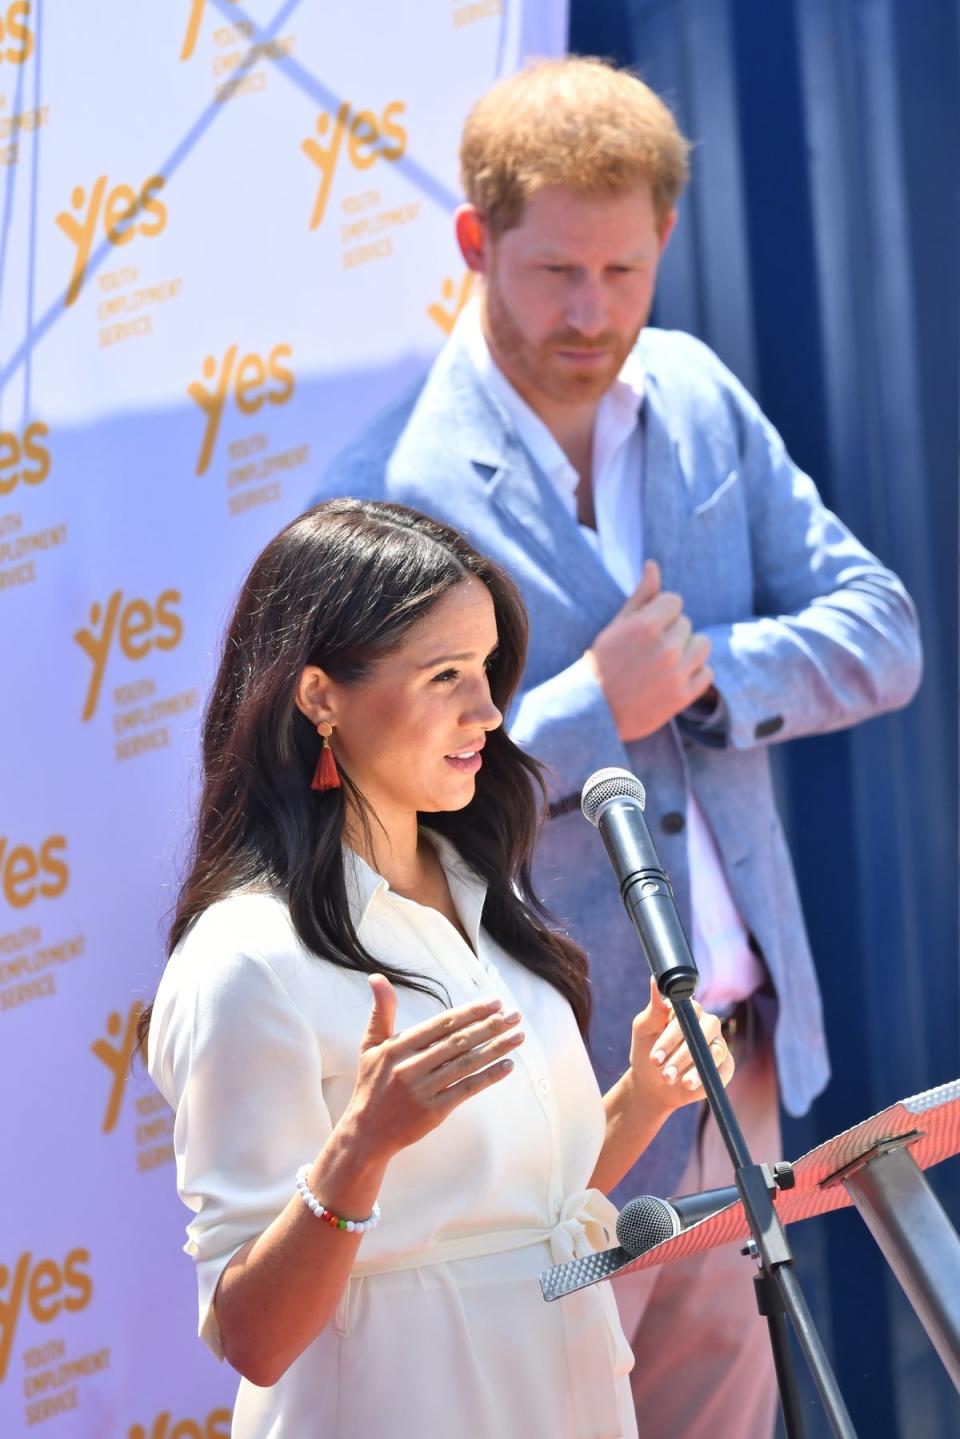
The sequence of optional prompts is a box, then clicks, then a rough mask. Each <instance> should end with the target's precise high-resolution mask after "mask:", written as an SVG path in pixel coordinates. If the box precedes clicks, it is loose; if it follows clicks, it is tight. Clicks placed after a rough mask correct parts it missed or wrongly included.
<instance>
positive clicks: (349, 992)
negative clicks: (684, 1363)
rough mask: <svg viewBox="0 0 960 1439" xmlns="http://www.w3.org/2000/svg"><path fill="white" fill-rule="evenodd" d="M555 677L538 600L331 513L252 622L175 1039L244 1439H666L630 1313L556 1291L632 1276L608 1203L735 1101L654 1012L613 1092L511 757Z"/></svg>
mask: <svg viewBox="0 0 960 1439" xmlns="http://www.w3.org/2000/svg"><path fill="white" fill-rule="evenodd" d="M525 642H526V619H525V616H524V612H523V606H522V602H521V600H520V597H519V595H518V593H517V591H516V590H515V588H514V586H513V585H512V584H511V582H510V581H509V580H508V579H507V578H506V577H505V575H503V573H502V572H501V571H500V570H498V569H497V568H496V567H495V566H494V565H493V564H491V563H490V562H488V561H486V560H484V559H483V558H482V557H480V556H479V555H477V554H476V553H475V552H474V551H473V550H472V549H471V548H470V547H469V546H468V545H467V544H466V542H465V541H464V540H463V539H462V538H461V537H460V536H459V535H457V534H456V533H455V532H453V531H452V530H449V529H447V528H446V527H445V526H443V525H440V524H438V523H436V522H434V521H432V520H428V519H426V518H425V517H423V516H421V515H418V514H416V513H414V512H413V511H411V510H405V509H403V508H401V507H398V506H392V505H385V504H375V503H361V502H359V501H353V500H338V501H332V502H330V503H328V504H325V505H320V506H318V507H317V508H316V509H315V510H313V511H311V512H310V513H309V514H307V515H305V516H303V517H301V518H300V519H298V520H296V521H295V522H294V523H293V524H291V525H289V526H288V527H287V528H286V529H285V530H284V531H283V532H282V533H281V534H280V535H279V536H278V537H277V538H276V539H275V540H274V541H272V542H271V544H270V545H268V546H267V548H266V549H265V551H264V552H263V554H262V555H261V556H260V558H259V559H258V560H257V561H256V563H255V565H254V567H253V570H252V571H251V574H250V576H249V578H248V580H247V582H246V584H245V586H244V588H243V591H242V593H241V596H240V600H239V603H238V605H237V609H236V612H235V614H234V617H233V619H232V622H231V624H230V628H229V631H228V634H227V638H226V643H225V649H224V656H223V660H222V663H221V666H220V670H219V674H218V676H217V680H216V683H215V686H214V690H213V694H212V697H211V700H210V703H209V707H208V711H207V715H206V718H205V723H204V738H203V762H204V787H203V795H202V799H201V803H200V811H199V818H198V824H197V834H196V842H195V849H194V855H193V861H192V866H191V869H190V873H189V875H188V877H187V880H186V882H185V884H184V887H183V890H182V892H181V895H180V900H179V904H178V907H177V912H176V916H175V919H174V923H173V926H172V931H171V946H172V953H171V956H170V959H169V962H168V964H167V967H166V970H165V972H164V975H163V978H162V981H161V984H160V987H159V991H158V994H157V997H156V1001H155V1003H154V1005H153V1007H152V1013H150V1012H148V1013H147V1015H146V1016H145V1018H144V1022H143V1027H142V1032H141V1040H142V1041H143V1042H147V1052H148V1064H149V1069H150V1073H151V1075H152V1076H153V1079H154V1081H155V1082H156V1084H157V1085H158V1087H159V1088H160V1089H161V1090H162V1092H163V1093H164V1095H165V1096H166V1097H167V1099H168V1101H169V1102H170V1104H171V1105H172V1106H173V1108H174V1109H175V1111H176V1123H175V1132H174V1143H175V1148H176V1155H177V1180H178V1187H179V1191H180V1194H181V1197H182V1198H183V1200H184V1203H185V1204H186V1205H187V1206H188V1208H189V1209H191V1210H192V1211H193V1214H192V1218H191V1220H190V1223H189V1224H188V1226H187V1234H188V1241H187V1245H186V1249H187V1252H188V1253H189V1254H191V1255H192V1256H193V1258H194V1259H195V1261H196V1265H197V1273H198V1279H199V1289H200V1334H201V1336H202V1337H203V1338H204V1339H205V1340H206V1342H207V1343H208V1344H209V1346H210V1347H211V1349H212V1350H213V1351H214V1353H215V1354H217V1355H218V1356H223V1357H226V1358H227V1359H228V1360H229V1362H230V1363H231V1364H232V1365H233V1366H234V1367H235V1368H236V1369H237V1370H238V1371H239V1372H240V1374H241V1375H242V1376H243V1378H242V1381H241V1384H240V1389H239V1393H238V1396H237V1404H236V1409H235V1413H234V1426H233V1434H234V1436H236V1439H313V1436H317V1439H614V1436H621V1435H622V1436H630V1435H634V1434H635V1433H636V1427H635V1421H634V1416H633V1410H632V1405H631V1402H630V1392H629V1381H628V1380H627V1378H626V1375H627V1372H628V1370H629V1367H630V1365H631V1363H632V1357H631V1355H630V1351H629V1349H628V1347H627V1345H626V1343H625V1341H624V1339H623V1335H622V1333H621V1331H620V1327H619V1323H618V1321H617V1315H616V1307H615V1304H614V1301H613V1299H612V1296H611V1294H610V1291H609V1286H608V1285H606V1284H602V1285H597V1286H595V1287H593V1288H590V1289H586V1290H584V1291H582V1292H580V1293H579V1294H575V1295H571V1296H569V1297H568V1298H566V1299H563V1300H561V1301H559V1302H558V1303H555V1304H550V1305H547V1304H545V1303H544V1302H543V1300H542V1298H541V1295H540V1289H539V1285H538V1282H537V1276H538V1274H539V1272H540V1270H541V1269H543V1268H545V1267H546V1266H547V1265H549V1264H551V1263H555V1262H559V1261H562V1260H564V1259H567V1258H570V1257H572V1256H573V1255H575V1254H582V1253H586V1252H588V1251H589V1250H590V1249H591V1248H603V1247H606V1246H607V1245H608V1244H609V1243H611V1242H615V1241H613V1235H612V1231H613V1225H614V1222H615V1217H616V1212H615V1210H614V1209H613V1207H612V1206H611V1205H610V1203H609V1201H608V1200H606V1199H605V1198H604V1197H603V1192H604V1191H606V1190H608V1189H610V1188H611V1187H612V1186H613V1185H614V1184H615V1183H616V1182H617V1181H618V1180H619V1179H620V1178H621V1177H622V1175H623V1174H624V1173H625V1172H626V1170H627V1169H628V1168H629V1167H630V1166H631V1165H632V1164H633V1162H634V1161H635V1159H636V1157H637V1155H638V1154H639V1152H640V1151H641V1150H642V1149H643V1148H644V1147H645V1146H646V1144H647V1143H648V1142H649V1141H650V1139H651V1138H652V1137H653V1135H654V1134H655V1133H656V1131H657V1129H658V1128H659V1127H660V1125H661V1124H662V1122H663V1120H664V1119H665V1117H666V1116H667V1114H668V1113H669V1112H670V1111H671V1110H672V1109H674V1108H676V1107H677V1106H678V1105H679V1104H682V1103H687V1102H689V1101H691V1100H695V1099H698V1098H702V1094H703V1091H702V1089H701V1088H700V1087H699V1084H698V1082H697V1078H696V1075H695V1073H694V1072H693V1071H692V1069H691V1067H690V1061H689V1056H688V1055H687V1052H686V1049H685V1048H684V1047H683V1045H682V1041H681V1036H680V1034H679V1031H678V1029H677V1027H676V1024H675V1022H673V1021H672V1019H671V1013H672V1012H671V1011H670V1010H669V1009H668V1007H666V1006H665V1005H663V1004H662V1002H661V1001H660V1000H659V998H658V997H657V996H656V993H655V991H654V990H653V988H652V987H651V1002H650V1005H649V1006H648V1008H647V1009H646V1010H645V1011H644V1012H643V1013H642V1014H641V1015H639V1016H638V1017H637V1019H636V1021H635V1023H634V1031H633V1047H632V1052H631V1059H630V1067H629V1069H628V1070H627V1072H626V1074H625V1075H624V1076H623V1078H622V1080H621V1081H620V1082H619V1083H618V1084H617V1085H616V1086H615V1087H614V1088H613V1089H612V1090H611V1091H610V1092H609V1093H608V1094H606V1095H604V1096H601V1094H600V1092H599V1090H598V1088H597V1084H596V1081H595V1079H594V1076H593V1072H592V1070H591V1067H590V1063H589V1060H588V1057H587V1052H586V1049H585V1047H584V1042H583V1038H582V1035H583V1034H584V1033H585V1031H586V1027H587V1020H588V1014H589V986H588V980H587V969H586V961H585V959H584V956H583V955H582V954H581V952H580V951H579V950H578V949H577V948H576V947H575V946H574V945H573V944H572V943H571V941H570V940H569V939H567V938H566V937H564V936H563V935H561V934H559V933H557V932H556V931H555V930H553V929H551V928H550V926H549V923H548V920H547V916H546V914H545V911H544V910H543V909H542V908H541V906H540V905H539V904H538V902H537V900H536V899H535V898H534V896H533V894H532V892H531V888H530V859H531V854H532V850H533V845H534V841H535V837H536V825H537V815H538V810H539V808H540V807H542V786H541V785H540V782H539V772H538V769H537V766H536V764H535V762H534V761H533V760H531V759H530V758H529V757H528V756H526V755H524V754H523V753H522V752H521V751H520V750H519V749H518V748H517V747H516V746H515V745H514V744H513V743H512V742H511V740H510V739H509V737H508V736H507V733H506V731H505V730H504V729H503V728H502V724H501V721H502V715H503V712H504V710H505V709H506V708H507V706H508V705H509V703H510V700H511V697H512V696H513V694H514V692H515V690H516V687H517V685H518V682H519V680H520V676H521V673H522V670H523V662H524V651H525ZM538 800H539V802H540V803H539V805H538ZM625 922H626V921H625ZM640 962H641V961H640V959H639V957H638V963H640ZM701 1024H702V1026H703V1028H704V1031H705V1032H706V1033H707V1035H708V1037H709V1038H710V1040H711V1042H712V1050H713V1053H714V1057H715V1059H716V1062H717V1064H718V1067H719V1069H720V1073H721V1075H722V1077H723V1079H724V1080H725V1081H727V1080H729V1078H730V1075H731V1073H732V1070H733V1061H732V1059H731V1058H730V1055H729V1053H728V1052H727V1050H726V1047H725V1045H724V1043H723V1040H722V1038H721V1037H720V1034H719V1024H718V1022H717V1021H716V1020H715V1019H714V1018H713V1017H712V1016H707V1015H702V1016H701ZM148 1028H149V1039H148V1040H147V1035H148ZM377 1206H379V1208H382V1219H380V1222H379V1223H377V1219H378V1207H377Z"/></svg>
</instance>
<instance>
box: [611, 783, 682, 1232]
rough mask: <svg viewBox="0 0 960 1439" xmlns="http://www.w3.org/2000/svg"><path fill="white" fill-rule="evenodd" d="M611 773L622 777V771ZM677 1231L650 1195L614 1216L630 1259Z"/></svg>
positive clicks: (666, 1208)
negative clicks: (630, 1256)
mask: <svg viewBox="0 0 960 1439" xmlns="http://www.w3.org/2000/svg"><path fill="white" fill-rule="evenodd" d="M614 772H615V773H616V774H623V773H624V771H623V770H616V771H614ZM680 1229H681V1224H680V1216H679V1214H678V1213H677V1211H676V1210H675V1209H674V1207H673V1205H672V1204H667V1202H666V1200H664V1199H655V1198H654V1196H653V1195H652V1194H640V1195H638V1197H637V1198H636V1199H631V1200H628V1202H627V1203H626V1204H625V1205H624V1206H623V1208H622V1209H621V1211H620V1213H619V1215H618V1216H617V1238H618V1239H619V1241H620V1247H621V1248H622V1249H625V1250H626V1251H627V1253H628V1254H630V1255H632V1257H633V1258H634V1259H636V1258H638V1257H639V1256H640V1255H641V1254H646V1252H647V1250H648V1249H652V1248H653V1246H654V1245H655V1244H662V1243H663V1241H664V1240H665V1239H673V1237H674V1235H676V1234H679V1233H680Z"/></svg>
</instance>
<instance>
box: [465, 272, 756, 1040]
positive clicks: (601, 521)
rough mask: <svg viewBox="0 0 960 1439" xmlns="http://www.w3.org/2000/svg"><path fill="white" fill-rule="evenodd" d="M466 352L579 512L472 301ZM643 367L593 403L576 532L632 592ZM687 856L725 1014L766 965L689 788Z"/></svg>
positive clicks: (711, 978)
mask: <svg viewBox="0 0 960 1439" xmlns="http://www.w3.org/2000/svg"><path fill="white" fill-rule="evenodd" d="M458 330H460V332H461V333H462V335H463V338H464V339H465V342H466V344H467V347H468V353H469V355H470V358H471V360H472V362H473V364H474V366H475V367H476V369H477V371H478V373H479V375H480V378H481V380H482V381H483V383H484V385H485V386H486V388H487V391H488V393H489V394H490V395H491V397H492V398H493V399H494V401H495V402H496V403H497V405H498V406H499V407H500V409H501V411H502V412H503V413H504V414H505V415H506V417H507V419H508V422H509V423H510V425H511V426H512V428H513V429H514V430H515V432H516V435H517V438H518V439H519V440H520V443H521V444H522V445H523V446H524V448H525V449H526V450H527V452H528V454H529V455H530V457H531V458H532V460H533V462H534V464H535V465H536V466H537V467H538V469H540V470H542V471H543V473H544V474H545V475H546V476H547V478H548V479H549V480H550V482H551V484H552V485H553V486H554V488H555V489H556V491H557V494H558V495H559V497H560V499H561V500H562V501H563V504H564V505H565V507H566V509H567V511H568V513H569V514H570V515H571V516H572V517H573V518H574V519H576V517H577V498H576V492H577V486H578V485H579V483H580V476H579V475H578V473H577V471H576V470H575V469H574V467H573V465H572V464H571V463H570V461H569V459H568V458H567V456H566V455H565V454H564V452H563V450H562V449H561V448H560V445H559V444H558V443H557V440H556V439H555V438H554V436H553V434H552V433H551V431H550V430H549V429H548V428H547V426H546V425H545V424H544V422H543V421H542V420H541V419H540V417H539V415H537V414H535V412H534V411H533V410H532V409H531V408H530V406H529V405H528V404H527V402H526V400H524V399H523V397H522V396H521V395H520V394H519V393H518V392H517V390H515V389H514V387H513V385H511V383H510V381H509V380H508V379H507V378H506V376H505V375H504V373H503V371H502V370H501V369H500V368H499V366H498V365H497V363H496V361H495V360H494V358H493V356H492V355H491V353H490V348H489V346H488V345H487V342H486V338H485V336H484V333H483V328H482V325H481V307H480V301H479V298H475V299H474V300H472V301H471V302H470V303H469V304H468V305H467V306H466V307H465V308H464V310H463V312H462V313H461V315H460V319H459V320H458ZM644 381H645V377H644V374H643V368H642V366H641V364H640V360H639V356H638V355H637V354H636V352H633V353H632V354H630V355H628V357H627V359H626V361H625V362H624V365H623V368H622V369H621V371H620V374H619V376H618V377H617V379H616V380H615V381H614V383H613V385H612V386H611V387H610V389H609V390H607V392H606V394H605V395H604V396H603V398H602V399H601V401H600V403H599V405H598V407H597V415H596V420H595V423H594V432H593V467H592V468H593V502H594V510H595V514H596V521H597V528H596V530H593V529H591V528H590V527H589V526H588V525H581V526H580V533H581V534H582V535H583V536H584V538H585V539H586V540H587V542H588V543H589V544H590V545H591V546H592V548H593V549H594V551H595V552H596V553H597V554H598V555H599V558H600V560H601V563H602V564H603V566H604V568H605V569H606V570H607V572H608V574H610V575H611V577H612V578H613V579H614V580H616V582H617V584H618V585H619V586H620V588H621V589H622V590H623V592H624V596H627V595H629V594H631V593H632V592H633V591H634V590H635V589H636V587H637V585H638V584H639V582H640V577H641V575H642V574H643V561H644V548H643V484H642V476H643V429H642V426H641V424H640V409H641V406H642V404H643V396H644ZM686 808H687V814H686V820H687V824H686V833H687V861H688V864H689V869H690V903H691V914H692V930H693V932H692V934H691V935H690V944H691V948H692V949H693V955H694V959H695V960H696V962H697V968H698V969H699V971H700V984H699V986H698V988H697V998H698V999H699V1000H700V1002H701V1003H702V1004H703V1005H705V1006H706V1007H707V1008H709V1009H713V1010H715V1011H717V1012H719V1013H724V1012H725V1011H726V1010H728V1009H729V1008H730V1007H731V1006H732V1005H733V1004H735V1003H736V1001H737V1000H738V999H743V998H745V997H746V996H747V995H750V994H753V992H754V990H756V989H757V988H758V987H759V986H760V985H761V984H763V982H764V978H765V975H764V971H763V966H762V964H761V963H760V961H759V959H758V958H757V956H756V955H755V954H754V953H753V951H752V950H751V948H750V945H749V939H748V935H747V931H746V927H745V926H744V923H743V920H742V918H741V916H740V912H739V910H738V909H737V906H736V902H735V901H734V898H733V895H732V894H731V892H730V886H729V884H728V883H727V878H726V875H725V873H724V869H723V864H722V861H721V859H720V855H719V852H718V850H717V845H716V841H715V839H714V837H713V833H712V831H711V830H710V827H709V825H708V824H707V821H706V817H705V815H704V813H703V810H702V809H701V808H700V805H699V803H698V802H697V798H696V795H695V794H694V793H693V791H692V790H691V789H689V788H688V789H687V806H686Z"/></svg>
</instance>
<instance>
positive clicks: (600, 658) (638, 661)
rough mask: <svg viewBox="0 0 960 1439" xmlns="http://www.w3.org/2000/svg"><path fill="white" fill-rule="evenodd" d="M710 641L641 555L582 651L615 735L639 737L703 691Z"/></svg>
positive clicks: (707, 679) (709, 673) (707, 682)
mask: <svg viewBox="0 0 960 1439" xmlns="http://www.w3.org/2000/svg"><path fill="white" fill-rule="evenodd" d="M709 654H710V641H709V640H708V639H707V637H706V635H698V634H694V633H693V626H692V625H691V623H690V621H689V620H688V619H687V617H686V615H685V614H684V613H683V600H682V599H681V597H680V596H679V595H675V594H672V593H671V592H670V591H669V590H661V588H660V567H659V566H658V565H657V563H656V561H655V560H647V562H646V564H645V565H644V567H643V578H642V579H641V580H640V583H639V584H638V585H637V588H636V589H635V590H634V592H633V594H632V595H631V596H630V598H629V599H628V600H627V601H626V603H625V604H624V606H623V609H622V610H621V611H620V613H619V614H617V615H615V616H614V618H613V619H612V620H611V621H610V623H609V624H608V625H607V627H606V629H602V630H601V631H600V633H599V634H598V635H597V637H596V639H595V640H594V642H593V644H592V646H591V647H590V649H589V650H587V654H586V658H587V659H588V660H590V661H591V663H592V664H593V668H594V671H595V673H596V676H597V679H598V680H599V682H600V685H601V687H602V689H603V692H604V694H605V695H606V699H607V703H608V704H609V706H610V711H611V713H612V715H613V718H614V720H615V721H616V725H617V730H618V732H619V734H620V738H621V739H622V740H624V741H625V742H629V741H630V740H635V739H645V738H646V736H647V735H650V734H653V733H654V731H655V730H658V729H660V727H661V726H662V725H665V724H666V723H667V721H668V720H671V719H673V717H674V715H678V714H679V713H680V712H681V710H685V709H686V708H687V707H688V705H691V704H693V702H694V700H696V699H699V697H700V696H701V695H702V694H704V692H705V691H706V690H708V689H709V688H710V686H711V684H712V682H713V671H712V670H711V669H710V668H709V666H708V665H707V659H708V657H709Z"/></svg>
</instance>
